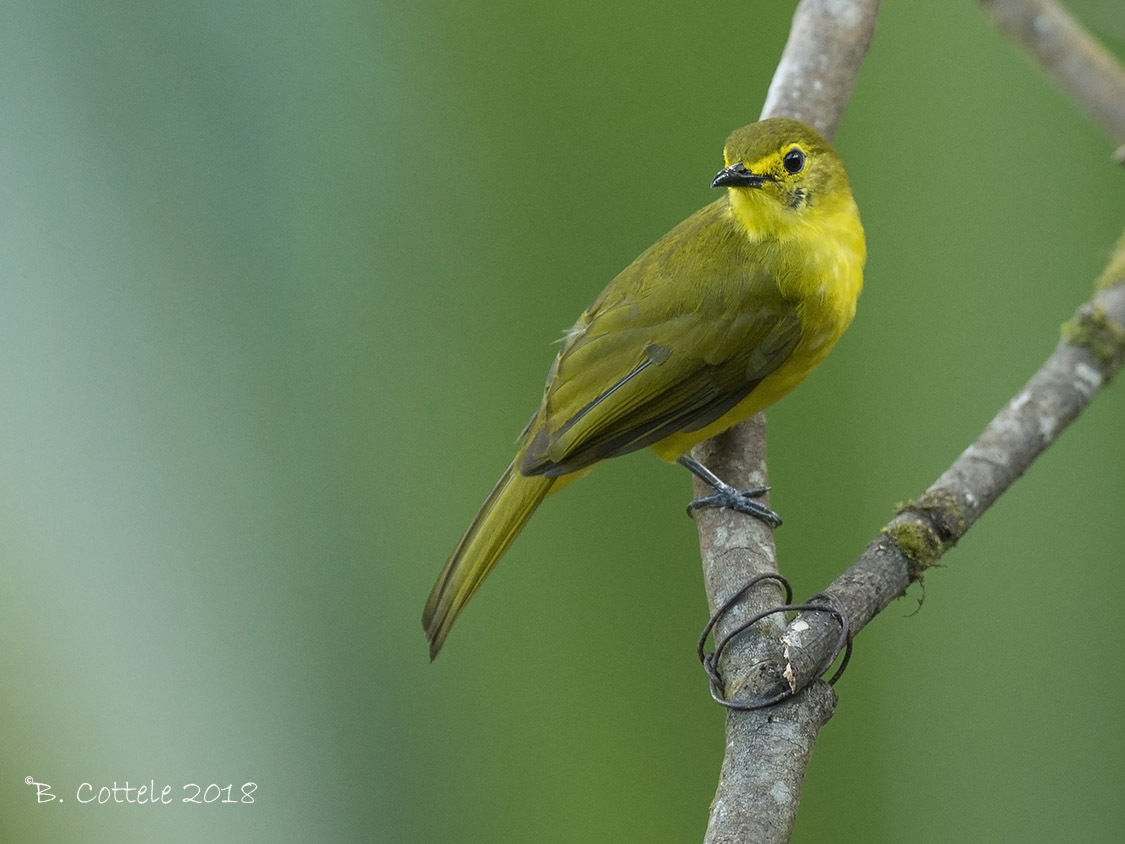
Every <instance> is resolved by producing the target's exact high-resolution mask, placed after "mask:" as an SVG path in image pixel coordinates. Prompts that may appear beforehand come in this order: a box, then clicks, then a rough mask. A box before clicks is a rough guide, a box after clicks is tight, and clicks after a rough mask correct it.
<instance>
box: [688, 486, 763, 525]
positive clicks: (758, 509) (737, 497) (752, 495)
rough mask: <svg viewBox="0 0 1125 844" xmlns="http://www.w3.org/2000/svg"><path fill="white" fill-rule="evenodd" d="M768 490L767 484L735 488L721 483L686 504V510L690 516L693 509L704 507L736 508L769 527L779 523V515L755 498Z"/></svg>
mask: <svg viewBox="0 0 1125 844" xmlns="http://www.w3.org/2000/svg"><path fill="white" fill-rule="evenodd" d="M769 491H770V488H769V487H768V486H756V487H751V488H750V489H735V488H734V487H732V486H728V485H727V484H723V485H722V486H721V487H716V488H715V491H714V492H713V493H711V495H704V496H703V497H702V498H696V499H694V500H693V501H692V502H691V503H690V504H688V506H687V512H688V515H689V516H690V515H691V514H692V513H693V512H694V511H696V510H702V509H704V508H706V507H726V508H727V509H728V510H737V511H738V512H739V513H745V514H746V515H747V516H753V517H754V518H755V519H759V520H761V521H763V522H765V523H766V524H767V525H769V526H770V527H773V528H775V527H779V526H780V525H781V516H779V515H777V513H775V512H774V511H773V510H771V509H770V508H769V507H767V506H766V505H765V504H763V503H762V502H760V501H758V500H757V499H758V498H761V497H762V496H763V495H765V494H766V493H767V492H769Z"/></svg>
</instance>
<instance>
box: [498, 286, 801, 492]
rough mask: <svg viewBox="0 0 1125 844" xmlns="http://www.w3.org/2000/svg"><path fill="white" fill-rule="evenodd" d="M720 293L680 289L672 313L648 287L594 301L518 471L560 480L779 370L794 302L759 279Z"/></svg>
mask: <svg viewBox="0 0 1125 844" xmlns="http://www.w3.org/2000/svg"><path fill="white" fill-rule="evenodd" d="M671 283H675V282H671ZM721 289H722V290H724V291H725V293H726V294H728V295H724V296H722V297H708V295H707V293H706V292H705V291H704V290H702V289H699V290H691V289H688V290H685V291H682V292H681V293H679V296H680V297H683V298H686V299H687V300H688V301H690V303H691V304H690V306H688V307H684V308H681V309H679V310H678V311H677V309H676V308H675V307H669V302H671V303H672V304H673V305H674V304H675V303H676V302H677V301H679V300H678V299H677V298H676V297H670V296H668V295H667V291H664V293H665V295H660V293H661V291H660V290H659V288H658V287H656V286H654V285H648V286H647V287H646V288H645V289H644V290H643V295H641V294H642V291H641V290H640V289H637V288H634V289H632V290H631V291H629V292H631V293H632V294H635V295H629V292H627V293H626V294H625V295H618V296H612V295H610V296H605V295H603V297H602V299H601V300H599V302H596V303H595V304H594V306H593V307H592V308H591V309H590V311H588V312H587V313H586V314H584V315H583V317H582V319H581V320H580V321H579V323H578V325H576V326H575V328H574V329H573V330H572V331H571V333H570V335H569V336H568V338H567V340H566V342H565V343H564V345H563V348H562V350H561V351H560V352H559V355H558V357H557V358H556V360H555V365H554V367H553V368H552V370H551V375H550V376H549V378H548V382H547V388H546V391H545V395H544V399H543V404H542V406H541V407H540V410H539V412H538V413H537V414H536V416H535V418H534V419H533V420H532V422H531V424H530V425H529V426H528V430H527V431H526V432H525V438H524V442H525V447H524V450H523V454H522V457H521V459H520V463H519V468H520V471H521V472H522V473H523V474H525V475H547V476H557V475H564V474H569V473H571V472H575V471H578V470H579V469H582V468H585V467H586V466H589V465H591V464H593V463H595V462H597V461H599V460H604V459H606V458H608V457H615V456H617V455H620V454H626V453H628V452H630V451H636V450H637V449H640V448H644V447H646V446H649V445H652V444H653V443H656V442H658V441H660V440H662V439H664V438H665V437H667V436H670V435H672V434H675V433H678V432H687V431H694V430H698V429H700V428H703V427H705V426H707V425H709V424H710V423H712V422H714V421H715V420H716V419H718V418H719V417H721V416H722V415H723V414H724V413H726V412H727V411H728V410H730V409H731V408H733V407H734V406H735V405H736V404H738V403H739V402H740V401H742V399H744V398H745V397H746V396H747V395H748V394H749V393H750V392H751V391H752V390H753V389H754V388H755V387H756V386H757V385H758V383H760V382H761V380H762V379H763V378H765V377H766V376H767V375H769V374H770V373H771V372H773V371H774V370H776V369H777V368H778V367H779V366H781V364H782V363H784V361H785V360H786V359H787V358H788V357H789V355H790V354H791V353H792V351H793V349H794V347H795V346H796V345H797V343H798V341H799V340H800V336H801V323H800V318H799V316H798V313H797V309H796V307H795V305H794V303H793V302H791V301H788V300H786V299H785V298H784V297H782V296H781V294H780V292H779V291H778V289H777V285H776V283H775V282H774V280H773V279H772V278H770V277H768V276H765V275H764V274H761V275H758V276H753V275H750V276H749V277H744V278H741V279H739V280H737V281H733V282H732V283H730V284H727V285H722V286H721ZM611 290H612V288H611V289H610V290H607V294H609V293H610V292H611ZM617 292H619V293H620V292H621V291H617ZM731 294H734V295H731Z"/></svg>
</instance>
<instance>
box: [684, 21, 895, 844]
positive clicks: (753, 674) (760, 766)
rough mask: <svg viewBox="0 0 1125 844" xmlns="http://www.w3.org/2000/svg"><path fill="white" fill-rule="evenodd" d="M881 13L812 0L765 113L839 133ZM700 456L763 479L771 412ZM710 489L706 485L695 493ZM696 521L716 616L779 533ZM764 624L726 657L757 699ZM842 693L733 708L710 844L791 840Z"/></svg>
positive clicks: (736, 618)
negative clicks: (821, 738) (819, 739)
mask: <svg viewBox="0 0 1125 844" xmlns="http://www.w3.org/2000/svg"><path fill="white" fill-rule="evenodd" d="M878 11H879V0H801V3H800V4H799V5H798V7H797V10H796V12H795V13H794V17H793V25H792V28H791V30H790V34H789V41H788V43H787V44H786V47H785V50H784V52H783V54H782V57H781V61H780V62H779V64H778V68H777V72H776V73H775V74H774V78H773V82H772V83H771V85H770V89H769V93H768V95H767V97H766V104H765V106H764V108H763V111H762V116H763V117H768V116H771V115H781V114H785V115H789V116H792V117H796V118H798V119H801V120H804V121H805V122H807V123H810V124H811V125H813V126H816V127H817V128H818V129H820V130H821V132H823V133H824V134H825V135H826V136H828V137H831V136H832V135H833V134H834V133H835V129H836V126H837V125H838V123H839V121H840V117H841V115H842V114H843V112H844V107H845V105H847V101H848V99H849V97H850V96H851V91H852V88H853V86H854V85H855V79H856V76H857V74H858V73H859V67H860V64H861V62H862V61H863V57H864V55H865V54H866V52H867V48H868V45H869V44H870V43H871V37H872V34H873V33H874V30H875V18H876V15H877V14H878ZM694 456H695V457H696V459H698V460H700V461H702V462H703V463H704V465H707V466H710V467H711V468H712V469H714V470H715V471H717V472H718V474H719V475H720V477H723V478H724V479H726V480H727V481H728V482H730V483H733V484H735V485H736V486H740V487H750V486H755V485H759V484H762V483H764V482H765V477H766V467H765V421H764V419H763V418H762V417H761V416H760V415H759V416H756V417H754V418H753V419H750V420H749V421H747V422H744V423H742V424H741V425H738V426H736V427H734V428H732V429H731V430H730V431H727V432H726V433H725V434H722V435H721V436H719V437H716V438H714V439H712V440H709V441H707V442H705V443H701V444H700V445H699V446H697V447H696V449H695V451H694ZM706 492H707V490H706V489H704V488H703V487H702V486H701V485H699V482H698V481H697V486H696V494H697V495H704V494H706ZM696 518H697V525H698V529H699V535H700V547H701V550H702V556H703V572H704V586H705V589H706V591H707V601H708V604H709V606H710V607H711V611H712V612H714V611H715V609H716V608H717V607H719V606H721V605H722V604H723V603H724V602H725V601H726V600H727V599H728V598H729V597H730V596H731V595H733V594H734V593H735V592H736V591H738V589H740V588H741V587H742V585H743V584H745V583H746V582H747V581H748V580H749V579H750V578H751V577H753V576H754V575H756V574H760V573H765V572H776V570H777V562H776V555H775V552H774V546H773V537H772V534H771V533H770V532H769V531H768V530H767V529H766V528H765V527H764V526H763V525H762V524H760V523H759V522H757V520H753V519H746V518H744V517H742V516H741V515H739V514H737V513H732V512H730V511H728V510H705V511H702V512H698V513H696ZM780 597H781V596H780V594H778V593H777V592H776V590H774V589H773V588H771V587H769V586H768V585H765V584H763V585H762V586H761V588H756V589H754V590H753V592H752V594H751V595H749V596H747V598H746V600H743V601H740V602H739V603H738V604H737V605H736V606H735V607H734V608H732V610H731V611H730V612H728V613H725V614H724V615H723V616H722V617H721V618H720V619H719V623H718V625H717V628H716V630H715V637H716V640H718V639H720V638H722V637H723V636H725V635H726V633H728V632H729V631H731V630H733V629H734V628H735V627H736V626H737V625H738V624H739V623H740V621H741V620H744V619H747V618H749V617H750V616H751V615H752V614H754V613H755V612H757V611H760V610H761V609H764V608H766V607H768V606H776V605H777V603H779V601H780ZM762 628H769V629H770V631H771V633H772V635H764V636H755V637H749V636H745V637H739V639H738V640H737V641H736V642H735V643H734V645H733V646H732V647H731V648H730V649H729V650H728V651H727V652H726V653H725V655H724V657H723V660H722V665H721V670H722V672H723V676H724V678H726V681H727V688H726V690H725V691H726V695H727V697H728V698H730V697H734V696H740V694H746V695H747V696H757V690H758V689H759V688H762V687H765V686H769V685H776V683H777V682H778V681H779V675H778V673H777V669H776V666H779V665H781V664H782V658H783V656H784V652H783V650H782V648H783V646H782V644H781V639H780V634H781V632H782V619H781V617H780V616H771V617H770V618H769V619H767V620H766V621H764V622H763V623H762V624H760V625H758V628H756V629H762ZM835 700H836V698H835V695H834V694H833V693H832V691H831V689H829V688H828V687H827V686H826V685H824V684H822V683H814V684H812V685H811V686H809V687H808V688H806V689H805V690H804V691H803V692H801V693H800V694H799V695H797V696H795V697H793V698H791V699H789V700H787V701H786V702H784V703H782V704H780V705H778V706H776V707H772V708H770V709H769V710H768V711H766V710H758V711H751V712H739V711H730V710H728V713H727V727H726V733H727V734H726V748H727V752H726V755H725V757H724V759H723V766H722V771H721V773H720V777H719V787H718V791H717V793H716V795H715V800H714V803H713V804H712V807H711V817H710V820H709V822H708V825H707V834H706V837H705V839H704V840H705V842H707V844H718V842H736V841H737V842H740V844H741V842H784V841H788V840H789V837H790V833H791V832H792V829H793V822H794V819H795V818H796V812H797V804H798V800H799V797H800V791H801V784H802V782H803V781H804V775H805V770H806V768H807V767H808V760H809V756H810V754H811V753H812V747H813V744H814V743H815V741H816V736H817V733H818V732H819V730H820V727H821V726H823V725H824V724H825V723H826V722H827V720H828V719H829V717H831V715H832V710H833V708H834V707H835Z"/></svg>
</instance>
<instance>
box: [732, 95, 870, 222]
mask: <svg viewBox="0 0 1125 844" xmlns="http://www.w3.org/2000/svg"><path fill="white" fill-rule="evenodd" d="M723 158H724V160H725V161H726V166H725V167H724V168H723V169H722V170H720V171H719V172H718V173H717V174H716V175H715V178H714V179H713V180H712V181H711V186H712V187H716V188H718V187H725V188H727V189H728V193H729V196H730V203H731V207H732V208H733V209H734V211H735V213H736V215H737V216H738V218H739V219H740V220H741V221H742V222H743V224H744V225H746V226H747V227H748V228H751V229H753V228H761V227H763V226H764V227H773V226H774V225H777V224H781V225H785V224H786V223H787V222H789V223H792V222H796V220H798V219H801V218H807V217H814V216H817V215H819V214H820V213H824V214H833V213H836V212H838V211H840V210H842V209H844V208H847V207H852V206H854V203H853V201H852V194H851V186H850V185H849V183H848V174H847V172H846V171H845V170H844V165H843V163H842V162H841V161H840V158H839V156H837V155H836V151H835V150H834V149H833V148H832V145H831V144H830V143H828V141H826V140H825V139H824V138H823V137H822V136H821V135H820V133H819V132H817V131H816V130H815V129H813V128H812V127H811V126H807V125H806V124H804V123H802V122H801V121H799V120H793V119H792V118H789V117H770V118H767V119H766V120H762V121H759V122H758V123H751V124H750V125H749V126H743V127H742V128H741V129H735V130H734V131H733V132H732V133H731V134H730V137H729V138H727V142H726V145H725V146H724V148H723ZM794 215H795V216H794Z"/></svg>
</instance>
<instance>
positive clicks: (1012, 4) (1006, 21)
mask: <svg viewBox="0 0 1125 844" xmlns="http://www.w3.org/2000/svg"><path fill="white" fill-rule="evenodd" d="M980 4H981V6H983V7H984V9H985V11H987V12H988V14H989V15H991V17H992V19H993V21H995V23H996V25H997V27H999V28H1000V30H1001V31H1003V32H1004V33H1005V34H1006V35H1008V37H1010V38H1011V39H1012V40H1013V41H1015V42H1016V43H1018V44H1020V45H1021V46H1022V47H1023V48H1024V49H1025V50H1027V52H1028V53H1030V54H1031V55H1032V56H1033V57H1034V58H1035V59H1037V60H1038V61H1039V63H1040V64H1042V65H1043V67H1044V68H1045V69H1046V70H1047V72H1048V73H1049V74H1050V75H1051V78H1053V79H1054V80H1055V82H1056V83H1057V84H1058V86H1059V87H1060V88H1062V89H1063V90H1064V91H1066V93H1068V94H1069V95H1070V97H1071V99H1073V100H1074V102H1075V103H1077V104H1078V106H1079V108H1081V109H1082V110H1083V111H1084V112H1085V113H1086V114H1087V115H1088V116H1089V117H1091V118H1092V119H1093V120H1094V121H1096V122H1097V123H1098V124H1099V125H1100V126H1101V127H1102V128H1103V129H1105V131H1106V132H1107V133H1109V135H1110V137H1112V138H1114V139H1115V141H1116V142H1117V143H1118V144H1121V147H1120V148H1119V149H1118V150H1117V153H1116V156H1115V157H1116V159H1117V161H1118V163H1120V164H1125V68H1122V67H1121V65H1120V64H1119V63H1118V61H1117V60H1116V59H1115V58H1114V57H1113V54H1112V53H1110V52H1109V50H1107V49H1106V48H1105V47H1103V46H1102V44H1101V43H1100V42H1099V41H1098V40H1097V39H1096V38H1094V36H1092V35H1091V34H1090V33H1089V32H1087V31H1086V30H1085V29H1084V28H1083V27H1082V24H1080V23H1079V22H1078V21H1076V20H1075V19H1074V18H1073V17H1071V16H1070V14H1069V13H1068V12H1067V11H1066V9H1064V8H1063V7H1062V6H1060V5H1059V4H1057V3H1055V2H1054V0H980Z"/></svg>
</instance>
